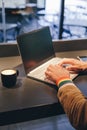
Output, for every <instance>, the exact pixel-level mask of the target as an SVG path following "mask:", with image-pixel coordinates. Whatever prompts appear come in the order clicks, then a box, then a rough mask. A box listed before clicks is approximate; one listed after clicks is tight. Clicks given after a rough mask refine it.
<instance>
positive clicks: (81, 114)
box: [57, 82, 87, 130]
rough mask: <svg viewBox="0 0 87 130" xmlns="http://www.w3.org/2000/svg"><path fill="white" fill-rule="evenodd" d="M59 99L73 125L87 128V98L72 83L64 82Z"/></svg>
mask: <svg viewBox="0 0 87 130" xmlns="http://www.w3.org/2000/svg"><path fill="white" fill-rule="evenodd" d="M57 96H58V99H59V101H60V103H61V104H62V106H63V108H64V110H65V113H66V114H67V115H68V117H69V120H70V122H71V124H72V126H73V127H75V128H76V129H77V130H87V99H86V98H85V97H84V95H83V94H82V93H81V91H80V90H79V89H78V88H77V87H76V86H75V85H74V84H73V82H72V83H70V82H69V83H68V82H67V83H65V84H63V85H62V86H61V87H60V88H59V90H58V94H57Z"/></svg>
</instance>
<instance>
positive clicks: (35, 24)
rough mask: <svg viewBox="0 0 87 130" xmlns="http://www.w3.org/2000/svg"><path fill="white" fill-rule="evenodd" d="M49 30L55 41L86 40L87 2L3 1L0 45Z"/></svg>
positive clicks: (49, 0) (1, 1) (0, 18)
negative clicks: (21, 36)
mask: <svg viewBox="0 0 87 130" xmlns="http://www.w3.org/2000/svg"><path fill="white" fill-rule="evenodd" d="M43 26H49V27H50V31H51V35H52V39H77V38H85V37H86V36H87V0H0V44H3V43H14V42H16V37H17V36H18V35H20V34H23V33H26V32H29V31H32V30H35V29H38V28H41V27H43Z"/></svg>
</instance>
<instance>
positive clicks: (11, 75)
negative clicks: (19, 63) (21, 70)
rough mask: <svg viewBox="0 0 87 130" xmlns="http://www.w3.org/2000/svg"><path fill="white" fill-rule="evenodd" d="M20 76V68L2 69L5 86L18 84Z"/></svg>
mask: <svg viewBox="0 0 87 130" xmlns="http://www.w3.org/2000/svg"><path fill="white" fill-rule="evenodd" d="M17 76H18V70H15V69H5V70H3V71H1V80H2V85H3V86H5V87H13V86H15V85H16V81H17Z"/></svg>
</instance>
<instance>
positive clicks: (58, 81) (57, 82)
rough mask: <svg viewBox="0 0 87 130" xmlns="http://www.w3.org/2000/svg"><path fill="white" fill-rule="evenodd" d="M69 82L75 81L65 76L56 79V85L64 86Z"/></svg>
mask: <svg viewBox="0 0 87 130" xmlns="http://www.w3.org/2000/svg"><path fill="white" fill-rule="evenodd" d="M67 83H73V82H72V80H71V79H70V78H67V77H66V78H65V77H62V78H60V79H58V80H57V81H56V85H57V86H58V87H59V88H60V87H61V86H63V85H64V84H67Z"/></svg>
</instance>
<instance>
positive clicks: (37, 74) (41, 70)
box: [28, 57, 77, 84]
mask: <svg viewBox="0 0 87 130" xmlns="http://www.w3.org/2000/svg"><path fill="white" fill-rule="evenodd" d="M60 60H62V58H58V57H55V58H53V59H51V60H49V61H48V62H46V63H44V64H42V65H40V66H39V67H37V68H36V69H34V70H32V71H31V72H30V73H29V74H28V76H31V77H34V78H37V79H40V80H43V81H46V82H49V83H51V84H54V82H52V81H50V80H48V79H46V76H45V71H46V69H47V67H48V66H49V65H50V64H53V65H55V64H58V63H59V62H60ZM76 76H77V74H71V75H70V77H71V79H74V78H75V77H76Z"/></svg>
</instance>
